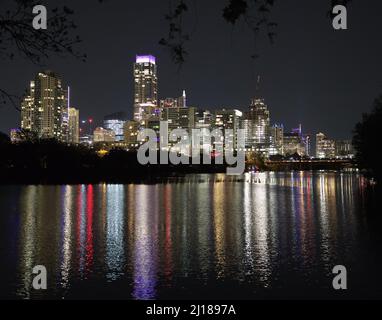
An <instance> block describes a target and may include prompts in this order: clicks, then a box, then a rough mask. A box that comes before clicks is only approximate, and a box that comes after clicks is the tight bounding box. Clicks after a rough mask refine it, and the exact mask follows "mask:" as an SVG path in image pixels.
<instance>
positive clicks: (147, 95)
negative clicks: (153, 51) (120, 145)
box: [134, 55, 159, 124]
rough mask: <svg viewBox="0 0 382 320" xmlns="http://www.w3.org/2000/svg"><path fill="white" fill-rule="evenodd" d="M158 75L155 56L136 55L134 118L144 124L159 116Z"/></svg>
mask: <svg viewBox="0 0 382 320" xmlns="http://www.w3.org/2000/svg"><path fill="white" fill-rule="evenodd" d="M158 113H159V107H158V76H157V65H156V59H155V57H153V56H151V55H147V56H136V60H135V64H134V120H135V121H137V122H139V123H141V124H144V121H145V120H147V119H148V118H150V117H152V116H159V114H158Z"/></svg>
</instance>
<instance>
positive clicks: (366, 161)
mask: <svg viewBox="0 0 382 320" xmlns="http://www.w3.org/2000/svg"><path fill="white" fill-rule="evenodd" d="M381 123H382V95H381V96H379V97H378V98H377V99H376V100H375V101H374V108H373V110H372V112H371V113H369V114H367V113H365V114H363V116H362V121H361V122H359V123H357V125H356V127H355V129H354V136H353V146H354V148H355V151H356V158H357V161H358V164H359V166H360V167H361V168H362V169H364V170H365V171H366V174H367V175H368V176H371V177H374V178H375V179H377V180H378V181H382V166H381V160H380V157H379V149H380V145H381V139H382V131H381Z"/></svg>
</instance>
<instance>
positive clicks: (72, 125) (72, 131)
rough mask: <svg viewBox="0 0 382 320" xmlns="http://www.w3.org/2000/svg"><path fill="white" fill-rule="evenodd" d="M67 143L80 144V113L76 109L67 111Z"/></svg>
mask: <svg viewBox="0 0 382 320" xmlns="http://www.w3.org/2000/svg"><path fill="white" fill-rule="evenodd" d="M67 142H68V143H73V144H78V143H79V142H80V111H79V110H78V109H76V108H69V110H68V139H67Z"/></svg>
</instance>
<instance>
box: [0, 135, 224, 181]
mask: <svg viewBox="0 0 382 320" xmlns="http://www.w3.org/2000/svg"><path fill="white" fill-rule="evenodd" d="M158 159H159V156H158ZM190 163H191V161H190ZM212 163H213V161H212ZM226 169H227V166H226V165H217V164H214V163H213V164H212V165H205V164H201V165H192V164H190V165H172V164H168V165H160V164H158V165H142V164H140V163H139V162H138V160H137V152H136V151H125V150H122V149H112V150H110V151H109V152H108V153H107V154H106V155H104V156H99V154H98V153H97V150H96V149H92V148H88V147H86V146H81V145H79V146H75V145H67V144H64V143H60V142H58V141H56V140H53V139H49V140H37V141H25V142H20V143H15V144H13V143H10V142H8V141H6V142H4V140H3V142H2V143H1V142H0V184H90V183H91V184H93V183H103V182H105V183H132V182H134V183H155V182H158V181H161V180H165V179H166V178H168V177H174V176H177V177H181V176H184V175H186V174H189V173H224V172H226Z"/></svg>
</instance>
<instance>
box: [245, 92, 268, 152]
mask: <svg viewBox="0 0 382 320" xmlns="http://www.w3.org/2000/svg"><path fill="white" fill-rule="evenodd" d="M241 127H242V129H244V130H245V146H246V149H247V150H252V151H256V152H258V153H262V154H268V153H269V148H270V143H271V138H270V114H269V110H268V107H267V105H266V104H265V103H264V99H259V98H253V99H252V101H251V105H250V107H249V111H247V112H245V114H244V119H243V121H242V125H241Z"/></svg>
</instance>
